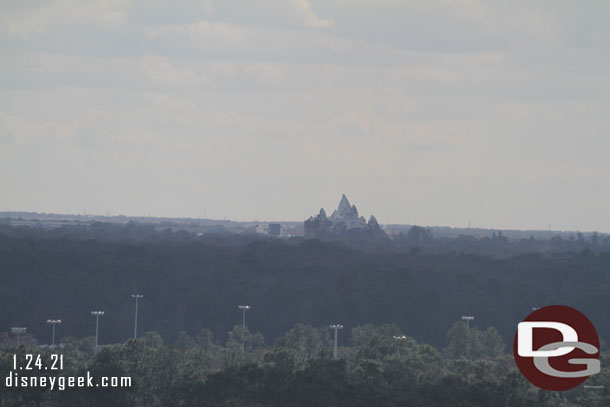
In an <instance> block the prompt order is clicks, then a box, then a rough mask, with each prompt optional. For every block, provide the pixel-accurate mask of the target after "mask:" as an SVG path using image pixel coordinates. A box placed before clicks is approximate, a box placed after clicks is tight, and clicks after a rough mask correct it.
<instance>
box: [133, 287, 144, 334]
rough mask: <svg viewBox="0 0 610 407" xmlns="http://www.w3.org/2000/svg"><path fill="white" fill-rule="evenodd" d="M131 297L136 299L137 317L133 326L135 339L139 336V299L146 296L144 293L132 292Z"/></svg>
mask: <svg viewBox="0 0 610 407" xmlns="http://www.w3.org/2000/svg"><path fill="white" fill-rule="evenodd" d="M131 298H134V299H135V300H136V318H135V322H134V327H133V339H136V338H137V337H138V300H139V299H140V298H144V296H143V295H142V294H131Z"/></svg>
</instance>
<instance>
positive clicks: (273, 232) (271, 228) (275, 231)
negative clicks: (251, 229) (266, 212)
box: [267, 223, 282, 237]
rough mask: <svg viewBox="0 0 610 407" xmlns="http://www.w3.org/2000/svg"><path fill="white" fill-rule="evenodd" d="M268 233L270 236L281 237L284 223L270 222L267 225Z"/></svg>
mask: <svg viewBox="0 0 610 407" xmlns="http://www.w3.org/2000/svg"><path fill="white" fill-rule="evenodd" d="M267 233H268V234H269V236H275V237H279V236H280V235H281V234H282V225H280V224H279V223H270V224H269V225H267Z"/></svg>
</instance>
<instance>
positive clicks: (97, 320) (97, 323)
mask: <svg viewBox="0 0 610 407" xmlns="http://www.w3.org/2000/svg"><path fill="white" fill-rule="evenodd" d="M91 315H93V316H94V317H95V354H96V355H97V338H98V333H99V328H100V316H101V315H104V311H91Z"/></svg>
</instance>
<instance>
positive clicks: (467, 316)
mask: <svg viewBox="0 0 610 407" xmlns="http://www.w3.org/2000/svg"><path fill="white" fill-rule="evenodd" d="M462 319H463V320H464V321H466V329H470V321H472V320H473V319H474V317H473V316H472V315H463V316H462Z"/></svg>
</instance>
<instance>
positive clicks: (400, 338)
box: [394, 335, 407, 355]
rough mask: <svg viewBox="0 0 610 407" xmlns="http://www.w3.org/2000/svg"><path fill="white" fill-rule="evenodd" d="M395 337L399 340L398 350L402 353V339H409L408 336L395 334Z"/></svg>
mask: <svg viewBox="0 0 610 407" xmlns="http://www.w3.org/2000/svg"><path fill="white" fill-rule="evenodd" d="M394 339H396V340H397V341H398V348H397V350H398V354H399V355H400V341H403V340H405V339H407V336H406V335H400V336H398V335H394Z"/></svg>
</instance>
